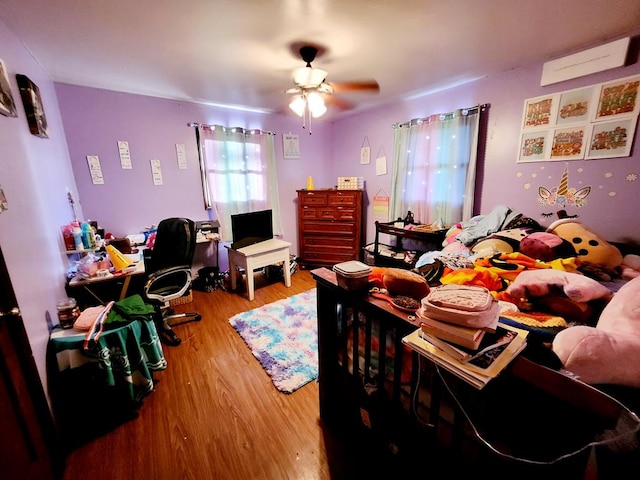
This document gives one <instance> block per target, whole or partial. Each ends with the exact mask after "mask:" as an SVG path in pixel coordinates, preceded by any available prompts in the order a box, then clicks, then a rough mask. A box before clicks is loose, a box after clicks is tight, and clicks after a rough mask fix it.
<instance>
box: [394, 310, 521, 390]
mask: <svg viewBox="0 0 640 480" xmlns="http://www.w3.org/2000/svg"><path fill="white" fill-rule="evenodd" d="M419 318H420V319H421V321H422V325H421V327H420V328H419V329H417V330H416V331H414V332H413V333H411V334H409V335H407V336H406V337H404V338H403V340H402V341H403V342H404V343H405V344H406V345H407V346H408V347H409V348H411V349H413V350H415V351H417V352H418V353H420V354H421V355H423V356H425V357H427V358H429V359H430V360H431V361H433V362H434V363H436V364H437V365H440V366H441V367H443V368H445V369H446V370H448V371H450V372H451V373H453V374H455V375H457V376H459V377H460V378H462V379H463V380H465V381H467V382H468V383H470V384H471V385H473V386H474V387H476V388H478V389H481V388H482V387H484V386H485V385H486V384H487V383H488V382H489V381H490V380H491V379H493V378H495V377H497V376H498V374H499V373H500V372H501V371H502V370H504V368H505V367H506V366H507V365H508V364H509V362H511V360H513V359H514V358H515V357H516V356H517V355H518V354H519V353H520V352H521V351H522V350H523V349H524V347H525V346H526V344H527V334H528V332H527V331H526V330H523V329H520V328H517V327H513V326H511V325H505V324H502V323H498V322H497V318H496V323H495V328H494V326H492V327H491V328H489V329H476V328H469V327H462V326H459V325H455V324H451V323H447V322H442V321H439V320H434V319H431V318H428V317H425V316H422V315H419Z"/></svg>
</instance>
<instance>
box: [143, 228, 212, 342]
mask: <svg viewBox="0 0 640 480" xmlns="http://www.w3.org/2000/svg"><path fill="white" fill-rule="evenodd" d="M195 248H196V224H195V222H194V221H192V220H189V219H188V218H167V219H164V220H162V221H161V222H160V223H159V224H158V230H157V232H156V238H155V242H154V245H153V248H152V249H151V251H150V252H149V254H145V269H146V272H147V282H146V284H145V286H144V296H145V297H146V299H147V300H148V302H149V303H150V304H152V305H153V306H154V307H155V310H156V312H155V322H156V325H157V327H158V334H159V335H160V340H161V341H162V342H163V343H165V344H167V345H171V346H176V345H180V343H181V340H180V338H178V336H177V335H176V334H175V332H174V331H173V328H172V327H171V326H172V324H174V323H175V322H174V320H176V319H188V320H185V321H197V320H200V319H201V318H202V316H201V315H200V314H199V313H178V314H175V313H174V312H173V310H172V309H171V307H170V304H169V302H170V301H171V300H174V299H176V298H180V297H182V296H183V295H184V294H186V293H188V291H189V289H190V288H191V264H192V262H193V254H194V252H195ZM179 323H184V321H182V322H179Z"/></svg>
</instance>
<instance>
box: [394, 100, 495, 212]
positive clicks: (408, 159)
mask: <svg viewBox="0 0 640 480" xmlns="http://www.w3.org/2000/svg"><path fill="white" fill-rule="evenodd" d="M487 109H488V105H482V106H478V107H473V108H467V109H460V110H456V111H455V112H451V113H445V114H436V115H431V116H430V117H427V118H419V119H413V120H411V121H410V122H407V123H402V124H395V125H393V128H394V140H393V144H394V151H393V172H392V185H391V199H390V200H391V205H390V213H391V218H390V219H391V220H393V219H396V218H398V217H400V218H404V217H405V215H406V214H407V212H408V211H409V210H410V211H411V212H413V215H414V218H415V219H416V221H419V222H421V223H423V224H432V223H435V222H439V223H441V224H443V225H452V224H454V223H456V222H459V221H462V220H467V219H469V218H471V217H472V215H473V201H474V195H475V177H476V163H477V157H478V137H479V126H480V116H481V114H482V113H483V112H485V111H486V110H487Z"/></svg>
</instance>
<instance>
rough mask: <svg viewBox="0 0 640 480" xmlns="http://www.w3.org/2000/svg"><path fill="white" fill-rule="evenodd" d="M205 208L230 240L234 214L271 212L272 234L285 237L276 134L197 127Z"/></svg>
mask: <svg viewBox="0 0 640 480" xmlns="http://www.w3.org/2000/svg"><path fill="white" fill-rule="evenodd" d="M196 129H197V137H198V142H199V145H198V146H199V153H200V169H201V173H202V178H203V182H202V187H203V192H204V201H205V207H206V208H208V209H212V210H213V212H214V213H213V215H214V217H215V218H216V219H217V220H218V221H219V222H220V235H221V240H222V241H225V242H226V241H231V240H232V232H231V215H235V214H238V213H246V212H255V211H258V210H269V209H270V210H272V212H273V234H274V236H281V235H282V226H281V222H280V202H279V199H278V182H277V171H276V155H275V147H274V140H273V139H274V134H272V133H271V132H262V131H260V130H244V129H242V128H226V127H223V126H220V125H198V126H196Z"/></svg>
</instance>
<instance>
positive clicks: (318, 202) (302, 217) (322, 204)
mask: <svg viewBox="0 0 640 480" xmlns="http://www.w3.org/2000/svg"><path fill="white" fill-rule="evenodd" d="M362 195H363V190H298V262H299V263H300V265H301V266H302V267H307V266H312V265H313V266H332V265H335V264H336V263H341V262H347V261H349V260H359V259H360V254H361V250H362V238H363V236H364V235H363V232H362V225H363V224H362Z"/></svg>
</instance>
